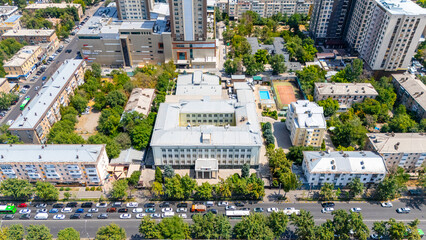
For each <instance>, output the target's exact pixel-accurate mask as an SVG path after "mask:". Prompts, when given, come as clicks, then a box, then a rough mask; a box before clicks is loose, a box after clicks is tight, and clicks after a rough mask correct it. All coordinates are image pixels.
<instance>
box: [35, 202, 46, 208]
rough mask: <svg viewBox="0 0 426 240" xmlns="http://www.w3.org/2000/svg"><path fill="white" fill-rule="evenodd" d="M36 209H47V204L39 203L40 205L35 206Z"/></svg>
mask: <svg viewBox="0 0 426 240" xmlns="http://www.w3.org/2000/svg"><path fill="white" fill-rule="evenodd" d="M35 207H36V208H45V207H47V204H46V203H38V204H36V205H35Z"/></svg>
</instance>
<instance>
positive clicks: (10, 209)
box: [0, 205, 16, 214]
mask: <svg viewBox="0 0 426 240" xmlns="http://www.w3.org/2000/svg"><path fill="white" fill-rule="evenodd" d="M15 213H16V207H15V206H9V205H0V214H15Z"/></svg>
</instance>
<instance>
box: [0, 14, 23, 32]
mask: <svg viewBox="0 0 426 240" xmlns="http://www.w3.org/2000/svg"><path fill="white" fill-rule="evenodd" d="M21 17H22V15H12V16H10V17H9V18H8V19H6V20H5V21H3V22H0V35H2V34H3V33H5V32H7V31H9V30H19V29H21V28H22V27H21Z"/></svg>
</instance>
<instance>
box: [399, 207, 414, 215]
mask: <svg viewBox="0 0 426 240" xmlns="http://www.w3.org/2000/svg"><path fill="white" fill-rule="evenodd" d="M396 212H397V213H406V214H408V213H410V212H411V209H410V208H408V207H405V208H398V209H396Z"/></svg>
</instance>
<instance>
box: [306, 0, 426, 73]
mask: <svg viewBox="0 0 426 240" xmlns="http://www.w3.org/2000/svg"><path fill="white" fill-rule="evenodd" d="M425 16H426V10H425V9H424V8H422V7H420V6H418V5H417V4H416V3H414V2H413V1H405V0H354V1H350V0H315V1H314V8H313V12H312V16H311V22H310V34H311V36H312V37H313V38H314V39H315V41H316V42H317V43H319V44H324V45H325V46H326V47H338V48H339V47H345V46H348V47H350V48H351V49H352V50H353V51H355V52H357V53H359V56H360V57H361V58H362V59H363V60H364V61H365V63H366V66H367V67H368V68H369V69H371V70H380V71H398V70H407V68H408V67H409V65H410V62H411V59H412V57H413V56H414V54H415V51H416V48H417V43H418V42H419V40H420V37H421V35H422V33H423V30H424V28H425V24H426V18H425Z"/></svg>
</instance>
